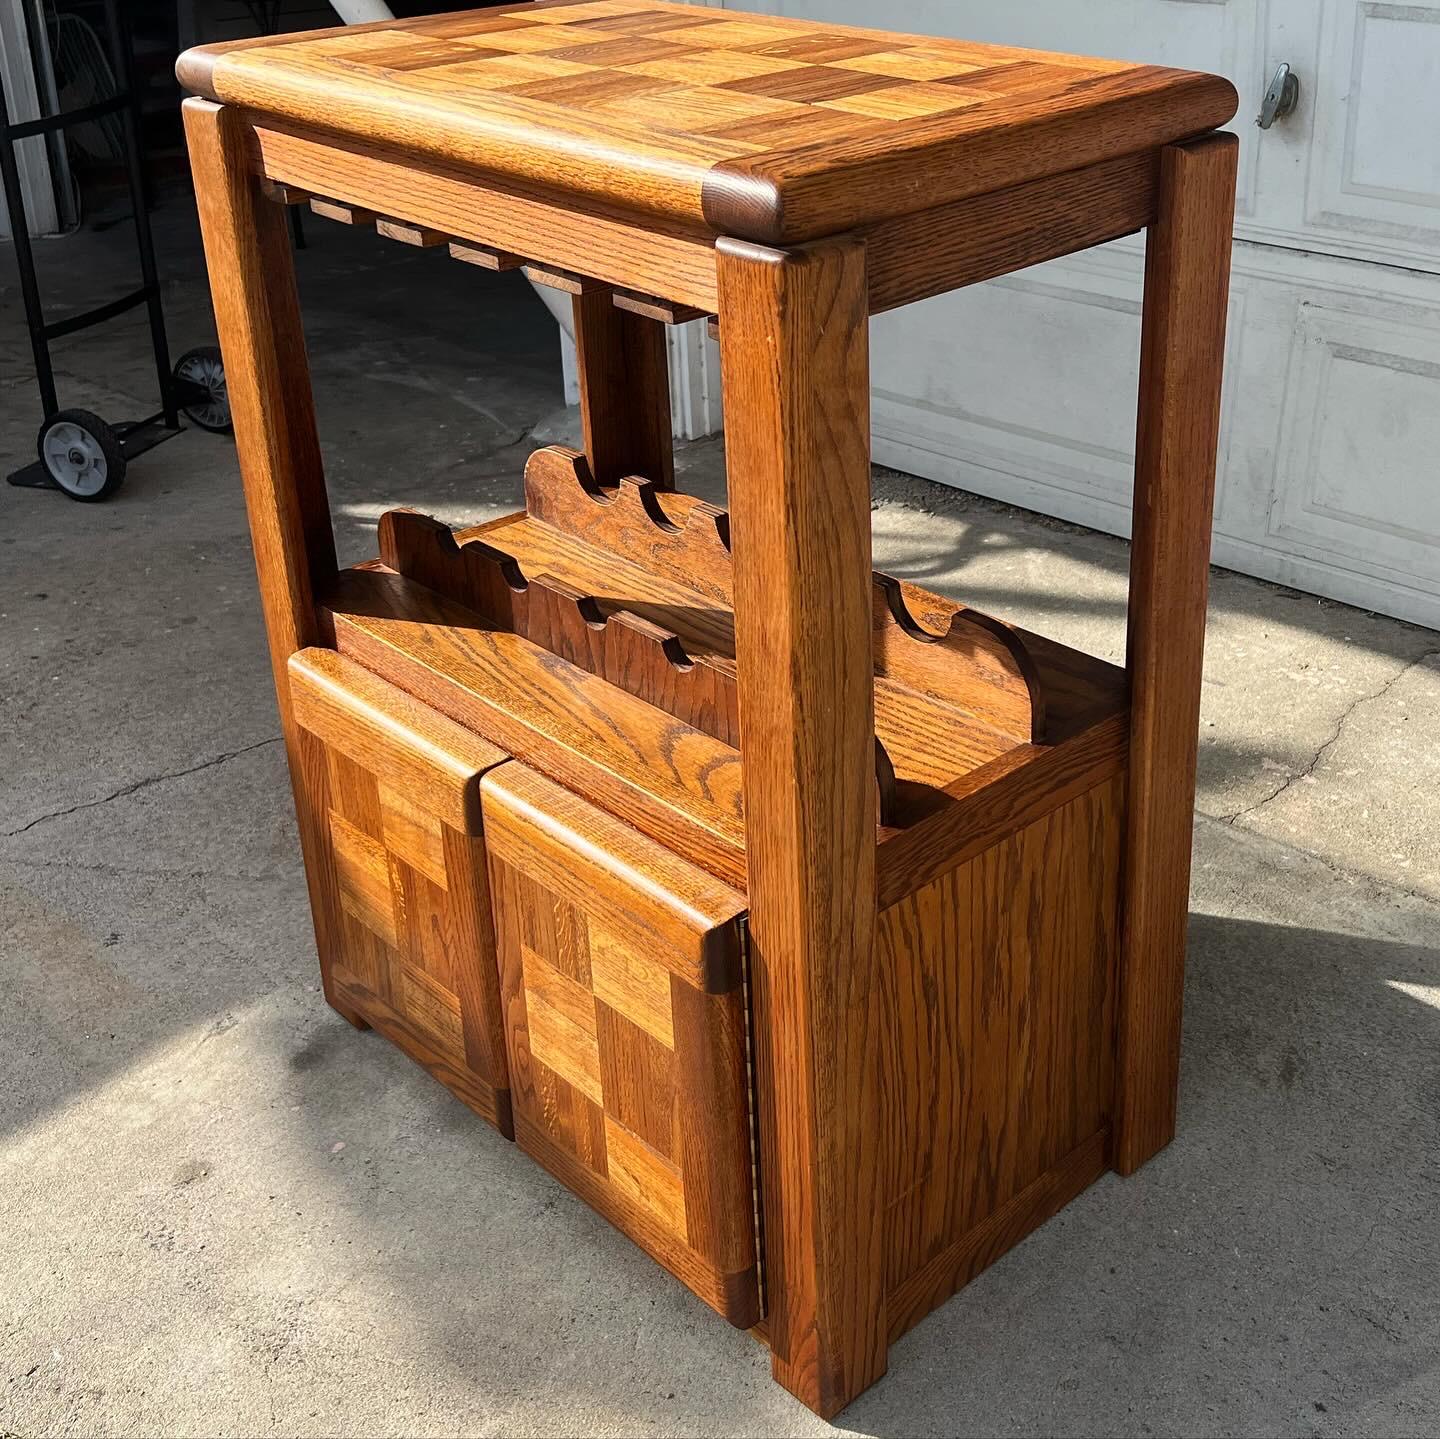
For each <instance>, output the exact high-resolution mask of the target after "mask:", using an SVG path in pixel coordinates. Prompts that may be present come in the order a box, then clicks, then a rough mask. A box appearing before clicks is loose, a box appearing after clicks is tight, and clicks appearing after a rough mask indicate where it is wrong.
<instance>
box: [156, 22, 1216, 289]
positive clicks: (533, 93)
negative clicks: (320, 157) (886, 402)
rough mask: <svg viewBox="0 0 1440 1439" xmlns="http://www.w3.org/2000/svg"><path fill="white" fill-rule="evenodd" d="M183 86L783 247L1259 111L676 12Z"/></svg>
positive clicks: (446, 35) (1168, 85)
mask: <svg viewBox="0 0 1440 1439" xmlns="http://www.w3.org/2000/svg"><path fill="white" fill-rule="evenodd" d="M177 73H178V74H179V76H180V79H181V82H182V84H184V85H186V86H187V87H188V88H190V89H192V90H195V91H197V92H198V93H200V94H203V95H205V96H207V97H208V98H210V99H214V100H221V101H226V102H231V103H234V104H236V105H239V106H244V107H246V108H247V109H249V110H250V111H252V112H253V113H255V114H256V115H258V116H270V117H276V118H282V119H284V120H285V121H287V122H289V123H293V124H299V125H302V126H314V127H316V128H319V129H323V130H325V131H328V132H329V133H331V134H334V135H337V136H351V137H360V138H362V139H363V140H365V141H366V142H367V143H374V144H378V145H382V146H385V147H388V148H391V149H393V150H395V151H397V152H399V153H400V154H402V155H411V156H417V157H418V156H425V157H429V158H430V159H434V160H439V161H442V162H444V163H447V164H455V165H458V166H459V167H461V168H464V169H468V170H470V171H472V172H483V173H486V174H490V175H494V176H497V177H500V178H502V179H506V180H510V181H517V182H520V183H522V184H532V185H535V184H538V185H541V186H543V187H545V188H546V189H548V190H550V191H552V192H562V193H568V194H573V195H575V196H579V197H584V198H585V199H587V200H594V201H600V202H603V203H609V204H618V205H620V206H622V207H624V208H626V209H630V210H635V211H642V212H648V213H651V214H654V215H658V216H663V217H667V218H670V219H674V220H678V221H680V222H682V223H685V224H689V225H701V224H703V225H705V226H707V227H709V228H710V229H711V230H712V231H713V232H714V233H717V234H722V235H733V236H737V237H741V238H749V239H754V240H760V241H763V242H767V243H782V242H783V243H792V242H795V241H798V240H802V239H810V238H814V237H816V236H818V235H823V234H833V233H837V232H839V231H843V230H846V229H850V228H853V227H856V226H859V225H864V224H867V223H870V222H873V221H876V220H881V219H885V218H888V217H891V216H894V215H897V214H905V213H910V212H913V211H916V210H920V209H926V208H930V207H932V206H935V205H942V204H946V203H948V202H950V201H953V200H959V199H964V198H966V197H967V196H972V195H977V194H984V193H986V192H988V191H990V190H996V189H1003V188H1006V187H1007V186H1013V185H1015V184H1019V183H1021V182H1024V181H1027V180H1031V179H1036V178H1039V177H1041V176H1044V175H1052V174H1058V173H1062V172H1064V171H1067V170H1074V169H1078V168H1081V167H1083V166H1086V165H1090V164H1095V163H1098V162H1100V161H1104V160H1107V159H1110V158H1113V157H1115V156H1117V155H1127V154H1135V153H1139V152H1141V151H1144V150H1147V149H1154V148H1155V147H1156V146H1158V145H1162V144H1165V143H1167V142H1170V141H1174V140H1178V139H1181V138H1184V137H1185V136H1189V135H1194V134H1197V133H1199V132H1201V131H1204V130H1208V129H1211V128H1213V127H1215V126H1217V125H1222V124H1224V123H1225V122H1226V121H1227V120H1229V119H1230V118H1231V116H1232V115H1233V114H1234V112H1235V106H1236V97H1235V91H1234V89H1233V87H1231V85H1230V84H1229V83H1228V82H1227V81H1225V80H1223V79H1220V78H1219V77H1216V76H1208V75H1197V74H1194V73H1191V72H1188V71H1179V70H1166V69H1161V68H1159V67H1156V66H1145V65H1134V64H1130V63H1126V62H1121V61H1113V60H1092V59H1080V58H1077V57H1074V56H1066V55H1053V54H1049V53H1045V52H1039V51H1027V50H1019V49H1015V48H1012V47H1003V46H990V45H980V44H975V43H971V42H968V41H957V40H949V39H937V38H932V37H924V36H906V35H896V34H892V33H890V32H887V31H884V30H875V29H857V28H851V27H845V26H836V25H826V24H821V23H817V22H812V21H807V20H796V19H791V18H787V17H784V16H774V15H754V14H735V15H732V14H728V13H716V14H710V13H705V12H703V11H701V12H697V10H696V9H695V8H693V7H689V6H684V5H672V4H665V3H661V0H574V3H569V4H563V5H545V6H531V5H524V4H517V5H509V6H500V7H496V8H493V9H488V10H480V11H473V12H470V13H468V14H461V15H453V16H441V17H429V18H423V19H418V20H411V21H400V22H395V23H394V24H393V25H390V26H388V27H384V28H381V29H379V30H363V31H357V32H356V33H353V34H345V35H335V34H334V33H333V32H321V33H320V34H319V35H317V36H312V37H307V36H304V35H300V36H294V35H284V36H276V37H273V38H272V39H271V41H270V43H268V44H264V45H256V44H253V43H244V44H240V45H235V46H232V47H226V46H223V45H221V46H206V47H202V48H200V49H199V50H194V51H189V52H187V53H186V54H185V55H183V56H181V58H180V61H179V64H178V65H177ZM318 193H324V192H323V191H319V192H318ZM640 288H642V289H644V288H648V287H645V286H641V287H640ZM659 293H664V291H663V290H662V291H660V292H659ZM672 298H683V297H672Z"/></svg>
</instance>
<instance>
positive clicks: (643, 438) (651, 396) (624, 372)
mask: <svg viewBox="0 0 1440 1439" xmlns="http://www.w3.org/2000/svg"><path fill="white" fill-rule="evenodd" d="M571 303H572V305H573V307H574V320H575V367H576V370H577V372H578V375H579V379H580V427H581V433H582V436H583V440H582V448H583V450H584V453H585V459H586V462H587V464H588V465H589V467H590V476H591V478H592V479H593V480H594V481H595V482H596V483H597V484H601V485H613V484H616V483H617V482H618V481H619V480H620V479H621V478H622V477H623V476H625V475H636V476H639V477H641V478H643V479H647V480H650V481H651V482H652V483H653V484H655V485H657V486H658V487H659V488H661V489H664V490H668V489H671V488H673V486H674V483H675V446H674V442H673V441H672V439H671V437H670V369H669V363H668V361H667V358H666V348H665V326H664V325H663V324H662V323H661V322H660V321H659V320H653V319H649V318H647V317H646V316H644V315H639V314H635V313H634V312H633V311H630V310H623V309H619V308H617V307H616V305H615V303H614V295H613V293H612V292H611V290H610V289H609V288H608V287H607V288H605V289H602V290H599V291H597V292H595V293H592V294H582V295H576V296H575V298H574V300H573V301H572V302H571Z"/></svg>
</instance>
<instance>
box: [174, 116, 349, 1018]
mask: <svg viewBox="0 0 1440 1439" xmlns="http://www.w3.org/2000/svg"><path fill="white" fill-rule="evenodd" d="M183 115H184V124H185V139H186V143H187V146H188V148H189V153H190V167H191V172H192V174H193V175H194V180H195V200H196V207H197V209H198V212H199V217H200V233H201V238H202V240H203V243H204V248H205V260H206V265H207V267H208V269H209V272H210V289H211V296H212V300H213V303H214V308H215V326H216V330H217V333H218V335H219V339H220V348H221V351H222V353H223V355H224V358H225V374H226V386H227V390H228V391H229V395H230V410H231V415H232V418H233V421H234V426H235V449H236V455H237V458H238V460H239V465H240V480H241V484H242V486H243V488H244V492H245V510H246V514H247V516H248V518H249V524H250V541H251V547H252V549H253V551H254V555H255V575H256V579H257V581H258V582H259V587H260V610H261V613H262V614H263V615H264V618H265V633H266V637H267V640H268V644H269V650H270V668H271V674H272V677H273V679H274V683H275V696H276V704H277V706H278V708H279V711H280V728H281V734H282V735H283V737H284V740H285V754H286V760H287V762H288V768H289V773H290V784H291V790H292V792H293V794H294V798H295V812H296V819H297V823H298V827H299V832H300V845H301V850H302V853H303V855H304V860H305V876H306V883H307V885H308V887H309V891H310V908H311V913H312V915H313V916H314V922H315V940H316V946H317V948H318V950H319V956H320V975H321V981H322V984H323V986H324V990H325V997H326V1000H327V1001H328V1002H329V1003H330V1004H331V1005H332V1007H334V1008H335V1009H336V1010H338V1011H339V1012H340V1013H341V1014H343V1015H344V1016H345V1017H346V1018H347V1019H349V1020H350V1021H351V1023H354V1024H362V1023H363V1019H362V1017H361V1016H360V1015H359V1014H358V1013H357V1012H356V1010H355V1008H354V1006H353V1005H352V1004H351V1003H350V1002H349V1001H347V1000H346V999H345V997H344V996H343V995H342V994H340V993H339V991H338V990H337V988H336V986H335V985H334V983H333V982H332V980H331V977H330V968H329V958H330V955H331V954H332V953H333V952H334V936H333V934H331V933H330V932H329V930H328V929H327V921H326V918H325V916H326V913H327V910H326V902H327V897H326V893H325V890H324V884H325V881H324V877H323V874H322V858H323V849H324V845H325V838H324V833H323V820H324V817H323V814H317V813H316V810H315V807H314V805H312V803H311V800H310V797H309V789H308V785H307V782H306V779H305V773H304V765H305V757H304V755H303V754H302V752H301V748H300V743H299V732H298V729H297V727H296V725H295V721H294V716H293V714H292V713H291V708H290V684H289V675H288V670H287V665H288V663H289V659H290V656H291V655H293V654H294V653H295V652H296V651H297V650H300V649H304V648H305V647H307V646H309V645H314V644H316V643H317V642H318V641H319V639H320V637H321V636H320V626H319V623H318V618H317V614H316V606H315V593H316V590H317V588H319V587H323V586H325V585H327V584H329V583H330V582H331V580H332V579H333V577H334V574H335V539H334V534H333V532H332V530H331V527H330V505H329V500H328V498H327V496H326V493H325V474H324V469H323V467H322V464H321V459H320V442H319V437H318V435H317V433H316V428H315V409H314V403H313V401H312V399H311V394H310V375H309V367H308V364H307V361H306V355H305V332H304V328H303V326H302V324H301V320H300V302H299V298H298V295H297V293H296V289H295V268H294V262H293V260H292V257H291V250H290V233H289V227H288V225H287V223H286V218H285V211H284V210H283V209H282V208H281V207H280V206H278V205H275V204H273V203H271V202H270V201H268V200H266V199H265V198H264V196H263V193H262V191H261V188H260V183H259V181H258V179H257V178H256V177H255V176H254V175H253V174H252V172H251V168H250V166H249V165H248V164H247V162H246V142H247V136H248V133H249V132H248V127H247V126H246V124H245V122H244V120H243V118H242V117H241V116H239V115H237V114H236V113H235V112H234V111H231V110H226V109H221V108H220V107H218V106H215V105H212V104H210V103H208V102H207V101H203V100H194V99H192V100H187V101H186V102H185V105H184V111H183Z"/></svg>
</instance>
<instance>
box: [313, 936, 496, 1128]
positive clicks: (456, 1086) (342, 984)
mask: <svg viewBox="0 0 1440 1439" xmlns="http://www.w3.org/2000/svg"><path fill="white" fill-rule="evenodd" d="M329 977H330V987H331V988H332V989H333V990H334V991H335V995H334V997H330V996H328V995H327V997H328V998H330V1004H331V1007H332V1008H334V1009H336V1010H337V1011H338V1012H339V1013H340V1014H342V1015H343V1016H344V1017H345V1018H346V1019H348V1020H349V1021H350V1023H351V1024H355V1019H356V1016H357V1015H358V1016H359V1018H360V1019H362V1020H363V1021H364V1022H365V1023H366V1024H368V1025H369V1026H370V1027H371V1028H373V1029H374V1030H375V1032H376V1033H377V1034H382V1035H384V1036H385V1038H386V1039H388V1040H389V1041H390V1043H391V1044H393V1045H394V1046H395V1047H396V1048H397V1049H399V1050H401V1051H403V1052H404V1053H405V1054H407V1055H408V1056H409V1057H410V1058H411V1059H413V1060H414V1061H415V1063H416V1064H418V1065H419V1066H420V1067H421V1068H422V1069H424V1070H425V1071H426V1072H427V1073H428V1074H429V1075H430V1076H431V1078H433V1079H438V1080H439V1081H440V1083H441V1084H443V1085H444V1086H445V1088H446V1089H448V1090H449V1091H450V1093H451V1094H453V1095H454V1096H455V1097H456V1099H458V1100H460V1101H461V1102H462V1103H464V1104H467V1105H469V1106H470V1108H471V1109H473V1110H474V1111H475V1113H476V1114H478V1115H479V1116H480V1117H481V1118H482V1119H488V1120H489V1121H490V1123H491V1124H493V1125H494V1126H495V1128H496V1129H498V1130H499V1131H500V1133H501V1134H503V1135H504V1136H505V1138H506V1139H514V1138H515V1125H514V1120H513V1118H512V1116H511V1112H510V1091H509V1090H508V1089H492V1088H491V1087H490V1086H489V1085H488V1084H486V1083H484V1082H483V1081H482V1080H480V1079H477V1078H476V1077H475V1075H473V1074H472V1073H470V1072H469V1071H468V1070H464V1069H459V1068H457V1067H456V1066H455V1065H454V1064H453V1063H452V1062H451V1061H450V1060H449V1059H447V1058H446V1057H445V1056H444V1055H443V1054H440V1053H438V1052H437V1051H436V1050H435V1048H434V1046H433V1045H432V1043H431V1042H430V1040H429V1039H428V1038H427V1036H426V1035H425V1034H423V1033H422V1032H421V1031H420V1030H419V1029H417V1028H416V1027H415V1026H414V1025H413V1024H411V1023H410V1021H409V1020H407V1019H406V1018H405V1016H404V1015H403V1014H400V1013H398V1012H397V1011H396V1010H394V1009H392V1008H391V1007H390V1006H389V1005H388V1004H386V1003H385V1001H384V1000H383V999H381V998H380V996H379V995H378V994H376V993H374V991H373V990H370V989H368V988H367V987H366V986H365V985H363V984H361V982H360V981H359V980H358V979H357V978H356V977H355V976H354V975H353V974H351V973H350V972H349V970H347V969H345V968H344V967H343V966H342V965H338V964H332V965H331V966H330V976H329ZM337 998H338V999H339V1001H340V1003H339V1004H337V1003H336V999H337ZM342 1005H343V1006H344V1007H343V1008H342ZM357 1027H359V1026H357Z"/></svg>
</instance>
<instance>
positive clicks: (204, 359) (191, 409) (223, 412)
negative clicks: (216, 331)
mask: <svg viewBox="0 0 1440 1439" xmlns="http://www.w3.org/2000/svg"><path fill="white" fill-rule="evenodd" d="M175 398H176V400H177V401H178V402H179V405H180V413H181V414H183V415H184V416H185V418H186V419H187V420H189V421H191V423H193V424H196V425H198V426H199V427H200V428H201V429H202V430H209V431H211V432H212V433H213V434H217V435H228V434H229V433H230V431H231V429H232V428H233V426H232V425H231V423H230V395H229V392H228V391H227V390H226V388H225V362H224V361H223V360H222V359H221V358H220V351H219V350H218V349H217V348H216V347H215V346H214V345H197V346H196V347H195V349H193V350H186V351H185V353H184V354H183V355H181V356H180V358H179V359H178V360H176V362H175Z"/></svg>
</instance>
